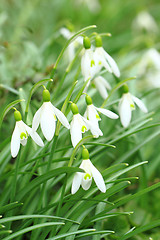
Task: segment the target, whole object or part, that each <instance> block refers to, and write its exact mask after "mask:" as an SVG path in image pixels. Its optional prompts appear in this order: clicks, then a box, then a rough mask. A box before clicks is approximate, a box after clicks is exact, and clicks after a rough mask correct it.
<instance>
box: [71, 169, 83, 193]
mask: <svg viewBox="0 0 160 240" xmlns="http://www.w3.org/2000/svg"><path fill="white" fill-rule="evenodd" d="M82 177H83V173H80V172H77V173H75V175H74V178H73V182H72V188H71V193H72V194H75V193H76V192H77V191H78V189H79V187H80V185H81V182H82Z"/></svg>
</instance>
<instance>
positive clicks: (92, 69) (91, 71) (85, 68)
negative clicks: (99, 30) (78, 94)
mask: <svg viewBox="0 0 160 240" xmlns="http://www.w3.org/2000/svg"><path fill="white" fill-rule="evenodd" d="M83 46H84V53H83V55H82V58H81V70H82V75H83V76H84V81H87V80H88V79H92V78H93V77H94V75H95V73H96V72H97V69H96V65H95V59H94V53H93V51H92V49H91V42H90V39H89V38H88V37H84V38H83Z"/></svg>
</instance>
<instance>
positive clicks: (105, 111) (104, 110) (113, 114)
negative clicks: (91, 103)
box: [95, 107, 119, 119]
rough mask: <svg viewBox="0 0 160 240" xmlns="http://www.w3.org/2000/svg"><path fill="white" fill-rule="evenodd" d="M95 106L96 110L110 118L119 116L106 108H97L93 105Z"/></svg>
mask: <svg viewBox="0 0 160 240" xmlns="http://www.w3.org/2000/svg"><path fill="white" fill-rule="evenodd" d="M95 108H96V109H97V111H99V112H100V113H102V114H104V115H105V116H107V117H109V118H111V119H117V118H119V116H118V115H117V114H116V113H114V112H112V111H110V110H107V109H104V108H97V107H95Z"/></svg>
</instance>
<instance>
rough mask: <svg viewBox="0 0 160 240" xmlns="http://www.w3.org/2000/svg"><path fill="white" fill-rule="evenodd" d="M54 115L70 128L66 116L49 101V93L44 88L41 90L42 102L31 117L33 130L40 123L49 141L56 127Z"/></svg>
mask: <svg viewBox="0 0 160 240" xmlns="http://www.w3.org/2000/svg"><path fill="white" fill-rule="evenodd" d="M56 116H57V118H58V119H59V121H60V122H61V123H62V124H63V125H64V126H65V127H66V128H68V129H69V128H70V125H69V122H68V120H67V118H66V117H65V116H64V114H63V113H62V112H61V111H60V110H59V109H57V108H56V107H54V106H53V105H52V103H51V102H50V93H49V91H48V90H47V89H45V90H43V104H42V106H41V107H40V108H39V109H38V111H37V112H36V113H35V115H34V117H33V122H32V129H33V131H36V130H37V128H38V126H39V124H40V126H41V129H42V132H43V135H44V137H45V138H46V139H47V141H51V140H52V138H53V136H54V133H55V128H56Z"/></svg>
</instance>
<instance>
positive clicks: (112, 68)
mask: <svg viewBox="0 0 160 240" xmlns="http://www.w3.org/2000/svg"><path fill="white" fill-rule="evenodd" d="M94 58H95V65H96V67H97V69H99V71H100V70H101V68H102V67H105V68H106V69H107V71H108V72H110V73H113V74H114V75H115V76H116V77H120V71H119V68H118V66H117V64H116V62H115V61H114V59H113V58H112V57H111V56H110V55H109V54H108V53H107V52H106V51H105V50H104V48H103V47H102V38H101V37H100V36H99V35H97V36H96V49H95V52H94Z"/></svg>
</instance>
